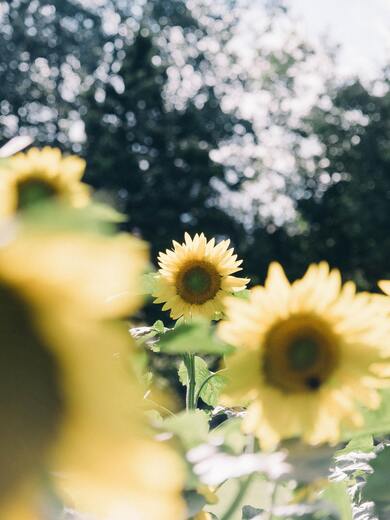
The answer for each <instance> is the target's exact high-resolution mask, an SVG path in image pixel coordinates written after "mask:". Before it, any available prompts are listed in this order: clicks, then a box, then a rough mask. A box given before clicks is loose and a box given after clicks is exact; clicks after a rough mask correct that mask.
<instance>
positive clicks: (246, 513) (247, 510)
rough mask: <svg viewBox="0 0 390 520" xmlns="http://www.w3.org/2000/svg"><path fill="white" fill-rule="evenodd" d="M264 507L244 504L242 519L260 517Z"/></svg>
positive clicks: (247, 519)
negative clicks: (259, 507)
mask: <svg viewBox="0 0 390 520" xmlns="http://www.w3.org/2000/svg"><path fill="white" fill-rule="evenodd" d="M263 511H264V509H258V508H257V507H252V506H244V507H243V508H242V520H251V519H252V518H255V517H256V516H257V517H260V514H261V513H262V512H263Z"/></svg>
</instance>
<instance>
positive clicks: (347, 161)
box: [298, 78, 390, 288]
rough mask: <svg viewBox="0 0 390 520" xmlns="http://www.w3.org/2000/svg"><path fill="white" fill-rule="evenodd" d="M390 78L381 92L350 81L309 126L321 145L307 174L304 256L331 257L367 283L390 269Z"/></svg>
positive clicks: (303, 204) (302, 207)
mask: <svg viewBox="0 0 390 520" xmlns="http://www.w3.org/2000/svg"><path fill="white" fill-rule="evenodd" d="M374 86H375V85H374ZM389 86H390V83H389V80H388V79H386V78H384V81H383V82H381V84H379V82H378V83H377V84H376V87H379V88H380V89H379V90H380V95H377V94H375V93H374V92H375V90H373V85H370V86H368V87H365V86H363V85H362V84H361V83H360V82H359V81H354V82H352V83H350V84H347V85H345V86H344V87H342V88H340V89H338V90H336V91H333V92H330V100H331V103H329V97H328V101H327V108H316V109H315V110H313V111H312V113H311V115H310V117H309V118H308V119H307V120H306V122H305V126H304V132H305V133H306V135H311V136H313V135H314V136H316V137H317V139H318V141H319V143H320V144H321V147H322V151H321V152H320V153H318V154H317V156H316V157H315V162H314V164H315V168H314V170H313V171H312V172H309V174H308V170H307V168H306V171H305V172H303V175H302V179H303V181H304V182H303V190H302V193H303V197H301V198H300V200H299V202H298V210H299V212H300V214H301V216H302V218H303V220H304V222H305V226H307V228H306V232H305V233H303V234H302V235H301V237H300V238H299V243H300V246H299V248H300V257H301V258H302V259H304V260H305V261H306V262H309V261H317V260H320V259H326V260H328V261H329V262H330V263H331V264H332V265H335V266H338V267H339V268H340V269H341V270H342V271H343V272H344V273H345V275H346V276H348V277H349V278H352V279H354V280H356V281H357V282H358V283H359V285H360V286H361V287H362V288H375V286H376V282H377V280H378V279H380V278H389V277H390V264H389V258H390V233H389V229H390V212H389V202H390V152H389V143H390V93H389ZM376 90H377V91H378V88H376Z"/></svg>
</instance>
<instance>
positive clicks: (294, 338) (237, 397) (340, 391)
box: [219, 262, 390, 449]
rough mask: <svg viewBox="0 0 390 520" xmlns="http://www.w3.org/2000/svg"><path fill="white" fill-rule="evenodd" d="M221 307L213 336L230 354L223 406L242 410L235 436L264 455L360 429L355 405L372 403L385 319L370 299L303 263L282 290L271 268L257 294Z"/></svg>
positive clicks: (382, 370) (382, 367)
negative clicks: (296, 440) (251, 440)
mask: <svg viewBox="0 0 390 520" xmlns="http://www.w3.org/2000/svg"><path fill="white" fill-rule="evenodd" d="M226 306H227V320H226V321H224V322H222V323H220V325H219V334H220V336H221V337H222V338H223V339H224V340H225V341H228V342H229V343H231V344H232V345H235V346H236V347H237V350H236V352H234V353H233V354H232V356H231V357H229V358H227V360H226V367H227V372H226V374H227V376H228V379H229V382H228V385H227V388H226V390H225V395H224V397H223V402H224V403H225V404H228V405H238V404H241V405H242V404H244V405H248V411H247V415H246V417H245V419H244V424H243V427H244V430H245V431H246V432H250V433H254V434H255V435H256V436H257V437H258V438H259V440H260V442H261V443H262V445H263V447H264V448H266V449H268V448H273V447H275V446H276V445H277V443H278V442H279V441H280V440H281V439H286V438H290V437H302V438H303V440H304V441H305V442H307V443H309V444H313V445H315V444H319V443H322V442H330V443H335V442H337V441H338V440H339V438H340V428H341V426H342V425H343V424H345V425H347V426H350V427H351V426H352V427H359V426H361V425H362V416H361V414H360V412H359V411H358V409H357V406H356V404H357V402H360V403H361V404H363V405H364V406H366V407H368V408H376V407H378V405H379V404H380V395H379V393H378V388H381V387H382V386H387V384H388V381H387V380H386V379H385V376H386V371H387V373H388V372H389V367H390V363H389V351H388V347H389V338H390V335H389V322H388V318H387V316H386V313H385V312H381V311H380V309H379V306H378V302H377V301H376V300H374V299H373V298H372V296H371V295H370V294H368V293H356V288H355V285H354V284H353V283H352V282H347V283H346V284H344V285H342V283H341V276H340V273H339V271H337V270H331V271H330V270H329V267H328V265H327V264H326V263H324V262H323V263H320V264H318V265H314V264H313V265H311V266H310V267H309V269H308V270H307V272H306V274H305V275H304V277H303V278H302V279H299V280H297V281H296V282H294V283H293V284H290V283H289V282H288V280H287V278H286V276H285V274H284V272H283V269H282V267H281V266H280V265H279V264H277V263H273V264H271V266H270V268H269V272H268V276H267V280H266V283H265V286H264V287H255V288H253V289H252V290H251V292H250V296H249V299H248V300H242V299H237V298H229V299H228V301H226Z"/></svg>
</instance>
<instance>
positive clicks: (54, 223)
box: [21, 201, 116, 235]
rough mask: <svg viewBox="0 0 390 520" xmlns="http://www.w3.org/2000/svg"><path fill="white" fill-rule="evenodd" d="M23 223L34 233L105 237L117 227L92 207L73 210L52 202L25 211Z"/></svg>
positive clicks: (22, 218) (22, 216) (22, 215)
mask: <svg viewBox="0 0 390 520" xmlns="http://www.w3.org/2000/svg"><path fill="white" fill-rule="evenodd" d="M21 222H22V225H23V226H24V228H25V229H27V230H32V231H34V230H39V231H77V232H78V233H81V232H88V233H99V234H105V235H110V234H113V233H114V232H115V231H116V227H115V225H114V224H113V223H112V222H108V221H106V220H104V219H102V218H100V217H98V216H97V215H96V213H95V212H94V210H93V209H91V206H87V207H85V208H71V207H69V206H66V205H64V204H61V203H56V202H52V201H50V202H44V203H40V204H36V205H33V206H31V207H30V208H28V209H25V210H23V212H22V214H21Z"/></svg>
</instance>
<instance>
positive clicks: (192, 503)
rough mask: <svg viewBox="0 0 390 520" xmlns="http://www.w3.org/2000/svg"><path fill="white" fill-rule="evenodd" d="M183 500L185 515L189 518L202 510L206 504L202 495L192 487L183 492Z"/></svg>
mask: <svg viewBox="0 0 390 520" xmlns="http://www.w3.org/2000/svg"><path fill="white" fill-rule="evenodd" d="M184 500H185V501H186V506H187V516H188V517H189V518H192V517H194V516H195V515H196V514H197V513H199V512H200V511H202V509H203V508H204V506H205V505H206V500H205V498H204V496H203V495H201V494H200V493H198V492H197V491H195V490H193V489H191V490H187V491H185V492H184Z"/></svg>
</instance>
